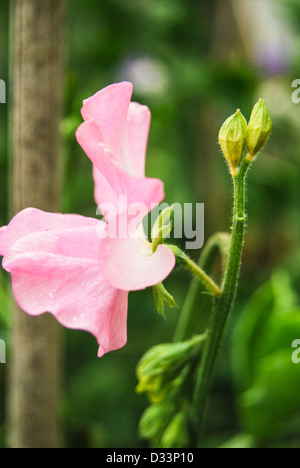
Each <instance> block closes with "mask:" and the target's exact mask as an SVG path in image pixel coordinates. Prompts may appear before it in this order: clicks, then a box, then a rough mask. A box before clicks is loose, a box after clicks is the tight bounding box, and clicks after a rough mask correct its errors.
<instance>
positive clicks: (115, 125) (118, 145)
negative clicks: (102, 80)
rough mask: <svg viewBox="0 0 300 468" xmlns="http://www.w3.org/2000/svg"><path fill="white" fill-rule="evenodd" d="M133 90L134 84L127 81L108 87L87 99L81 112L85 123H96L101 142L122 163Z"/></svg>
mask: <svg viewBox="0 0 300 468" xmlns="http://www.w3.org/2000/svg"><path fill="white" fill-rule="evenodd" d="M132 89H133V86H132V84H131V83H128V82H126V81H124V82H122V83H116V84H113V85H110V86H107V87H106V88H104V89H102V90H101V91H99V92H98V93H96V94H95V95H94V96H91V97H90V98H88V99H86V100H85V101H84V102H83V107H82V111H81V113H82V116H83V118H84V120H85V121H89V120H93V121H95V122H96V124H97V126H98V128H99V129H100V132H101V141H102V142H103V143H104V144H105V145H107V147H108V149H109V150H110V151H111V152H112V154H114V155H115V157H116V158H117V160H119V161H122V159H123V155H124V151H125V144H126V141H125V133H126V119H127V114H128V108H129V104H130V100H131V96H132ZM99 136H100V135H99Z"/></svg>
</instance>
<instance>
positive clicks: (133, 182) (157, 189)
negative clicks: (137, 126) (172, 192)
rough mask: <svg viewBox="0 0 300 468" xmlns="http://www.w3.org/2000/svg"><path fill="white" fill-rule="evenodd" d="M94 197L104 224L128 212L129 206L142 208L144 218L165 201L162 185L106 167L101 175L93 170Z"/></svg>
mask: <svg viewBox="0 0 300 468" xmlns="http://www.w3.org/2000/svg"><path fill="white" fill-rule="evenodd" d="M93 178H94V197H95V201H96V203H97V206H98V207H99V210H100V211H101V212H102V213H103V215H104V216H105V218H106V219H107V220H109V219H111V218H113V217H115V216H117V215H118V214H119V213H122V212H123V211H128V210H129V209H130V207H131V206H132V205H135V204H140V205H144V207H145V214H147V213H149V212H150V211H151V210H153V209H154V208H155V206H157V205H159V204H160V203H161V202H162V200H163V199H164V197H165V193H164V184H163V183H162V181H161V180H159V179H152V178H147V177H144V178H135V177H130V176H128V175H126V174H124V173H122V172H121V171H119V170H118V169H116V168H115V169H113V168H109V170H108V171H107V173H106V165H105V164H103V166H102V169H101V171H99V170H98V168H97V167H96V166H94V167H93Z"/></svg>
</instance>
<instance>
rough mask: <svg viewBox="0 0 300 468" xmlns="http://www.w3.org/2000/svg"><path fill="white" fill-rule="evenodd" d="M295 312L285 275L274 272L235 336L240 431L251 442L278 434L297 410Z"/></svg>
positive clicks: (299, 318) (299, 321)
mask: <svg viewBox="0 0 300 468" xmlns="http://www.w3.org/2000/svg"><path fill="white" fill-rule="evenodd" d="M296 339H300V310H299V308H297V307H296V295H295V293H294V291H293V289H292V287H291V281H290V279H289V276H288V274H287V273H285V272H276V273H275V274H274V275H272V278H271V280H270V281H269V282H268V283H266V284H265V285H263V286H262V287H261V288H260V289H259V290H258V291H257V292H256V293H255V294H254V295H253V297H252V298H251V299H250V301H249V303H248V305H247V306H246V308H245V311H244V313H243V314H242V316H241V318H240V320H239V323H238V326H237V328H236V331H235V335H234V342H233V362H234V371H235V380H236V382H237V386H238V390H239V391H240V395H239V397H238V403H239V405H238V406H239V410H240V414H241V417H242V420H243V422H244V426H245V427H244V429H245V431H246V432H247V433H248V434H250V435H253V436H255V437H256V438H264V437H268V436H270V435H272V434H276V432H277V433H279V431H280V430H282V428H283V427H286V425H287V424H288V423H289V422H290V421H291V419H292V418H293V417H294V416H295V412H297V411H298V410H299V407H300V392H299V388H300V365H297V364H295V363H294V362H293V361H292V353H293V352H294V351H295V350H294V349H293V348H292V343H293V341H294V340H296Z"/></svg>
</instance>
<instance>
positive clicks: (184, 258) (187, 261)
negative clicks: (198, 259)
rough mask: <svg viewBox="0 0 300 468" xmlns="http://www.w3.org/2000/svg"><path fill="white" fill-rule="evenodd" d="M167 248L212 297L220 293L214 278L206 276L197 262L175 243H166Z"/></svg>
mask: <svg viewBox="0 0 300 468" xmlns="http://www.w3.org/2000/svg"><path fill="white" fill-rule="evenodd" d="M168 247H169V249H171V250H172V252H173V253H174V255H175V257H176V258H177V259H178V260H180V261H181V262H182V263H183V265H184V266H185V268H187V269H188V270H189V271H190V272H191V273H192V274H193V275H194V276H195V277H196V278H198V280H199V281H200V282H201V283H202V284H203V285H204V286H205V288H206V289H207V290H208V291H209V292H210V293H211V295H212V296H213V297H219V296H220V295H221V289H220V288H219V286H218V285H217V284H216V283H215V282H214V280H213V279H212V278H211V277H210V276H208V275H207V274H206V273H205V271H203V269H202V268H200V267H199V266H198V265H197V263H195V262H194V261H193V260H192V259H191V258H190V257H189V256H188V255H186V254H185V253H184V252H183V251H182V250H181V249H180V248H179V247H177V246H176V245H168Z"/></svg>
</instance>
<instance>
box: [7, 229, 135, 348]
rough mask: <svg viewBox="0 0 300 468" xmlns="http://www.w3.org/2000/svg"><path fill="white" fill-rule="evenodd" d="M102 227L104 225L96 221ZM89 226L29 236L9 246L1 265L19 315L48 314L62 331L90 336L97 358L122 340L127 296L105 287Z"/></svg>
mask: <svg viewBox="0 0 300 468" xmlns="http://www.w3.org/2000/svg"><path fill="white" fill-rule="evenodd" d="M102 224H104V223H102ZM101 232H102V226H101V229H100V232H97V229H96V228H95V227H88V228H77V229H67V230H56V231H52V232H39V233H33V234H29V235H27V236H25V237H23V238H22V239H20V240H19V241H17V242H16V243H14V245H13V246H12V247H11V249H10V250H9V253H8V256H6V257H5V258H4V261H3V266H4V268H5V269H6V270H8V271H9V272H10V273H11V275H12V283H13V292H14V295H15V298H16V300H17V302H18V304H19V306H20V307H21V309H23V310H24V311H25V312H27V313H28V314H30V315H40V314H43V313H45V312H50V313H51V314H53V315H54V316H55V317H56V319H57V320H58V321H59V322H60V323H61V324H62V325H64V326H65V327H68V328H73V329H81V330H85V331H88V332H90V333H92V334H93V335H94V336H95V337H96V338H97V341H98V343H99V346H100V348H99V356H101V355H103V354H104V353H106V352H108V351H112V350H115V349H119V348H121V347H122V346H124V345H125V343H126V339H127V326H126V320H127V302H128V294H127V293H124V291H120V290H118V289H116V288H115V287H113V286H112V285H111V284H109V283H108V282H107V281H106V280H105V278H104V276H103V274H102V272H101V269H100V265H99V261H98V253H99V243H100V240H99V234H100V235H101Z"/></svg>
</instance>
